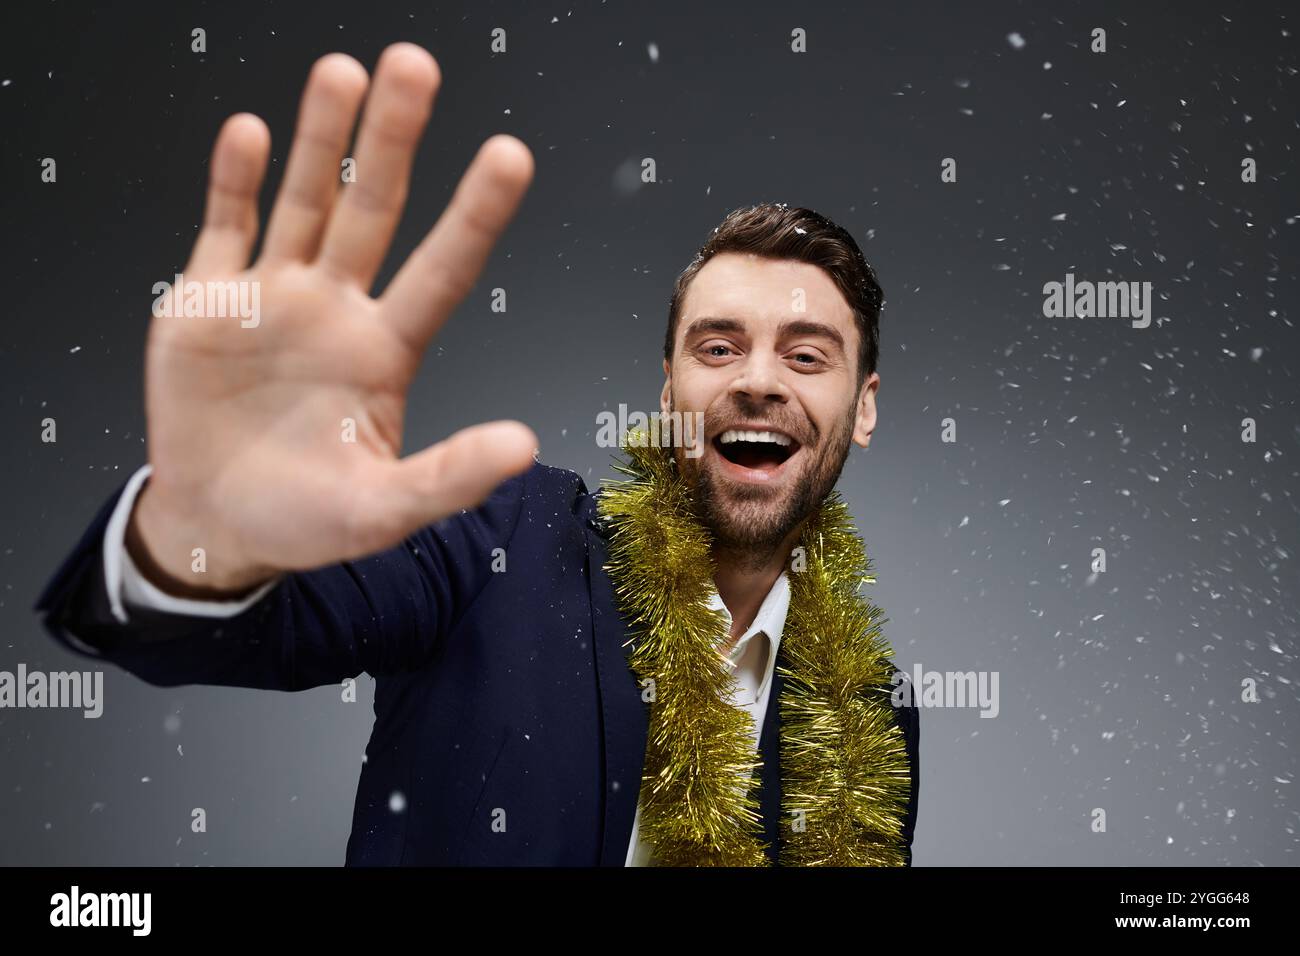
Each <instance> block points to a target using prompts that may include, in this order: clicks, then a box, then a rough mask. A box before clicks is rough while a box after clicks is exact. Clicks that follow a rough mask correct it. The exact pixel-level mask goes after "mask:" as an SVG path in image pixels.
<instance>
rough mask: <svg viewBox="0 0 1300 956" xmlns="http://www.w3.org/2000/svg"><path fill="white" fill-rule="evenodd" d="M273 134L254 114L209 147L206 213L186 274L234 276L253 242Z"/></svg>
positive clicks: (230, 124) (235, 121) (235, 119)
mask: <svg viewBox="0 0 1300 956" xmlns="http://www.w3.org/2000/svg"><path fill="white" fill-rule="evenodd" d="M270 152H271V132H270V130H268V129H267V128H266V124H265V123H263V122H262V121H261V120H260V119H259V118H258V117H256V116H254V115H253V114H252V113H236V114H235V115H234V116H232V117H230V118H229V119H227V120H226V122H225V123H224V124H223V125H222V127H221V132H220V133H218V134H217V143H216V145H215V146H214V147H213V148H212V162H211V172H210V174H209V179H208V200H207V208H206V209H205V210H204V214H203V228H202V229H201V230H200V231H199V237H198V239H197V240H195V242H194V251H193V253H192V254H191V255H190V262H189V265H188V266H186V270H187V271H189V272H197V273H200V274H209V275H211V274H214V273H224V272H238V271H239V270H241V269H243V268H244V267H245V266H247V265H248V259H249V256H250V255H251V254H252V250H253V243H254V242H256V241H257V194H258V192H260V191H261V188H262V178H263V177H264V176H265V175H266V162H267V157H268V156H269V155H270Z"/></svg>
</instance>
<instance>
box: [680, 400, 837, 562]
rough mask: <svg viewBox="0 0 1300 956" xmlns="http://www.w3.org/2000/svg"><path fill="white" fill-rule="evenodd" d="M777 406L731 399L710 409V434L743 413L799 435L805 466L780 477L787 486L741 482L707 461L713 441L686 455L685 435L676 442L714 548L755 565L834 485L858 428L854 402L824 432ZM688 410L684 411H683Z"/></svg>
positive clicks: (769, 554) (766, 558)
mask: <svg viewBox="0 0 1300 956" xmlns="http://www.w3.org/2000/svg"><path fill="white" fill-rule="evenodd" d="M674 410H677V409H676V407H675V403H674ZM774 411H775V410H774V409H772V408H771V407H767V408H764V407H762V406H759V405H757V404H755V403H753V402H750V401H749V400H748V399H745V398H743V397H741V398H738V400H736V401H735V402H734V403H732V404H730V405H728V406H726V407H722V408H713V409H710V410H709V411H708V412H706V413H705V416H704V423H705V424H704V434H705V435H712V434H715V433H716V432H717V431H718V429H719V428H721V427H722V426H723V425H725V424H726V423H728V422H733V421H736V420H738V419H739V420H750V421H754V420H757V421H762V422H766V423H768V424H770V425H771V426H772V427H773V428H776V429H779V430H780V431H783V432H785V433H786V434H787V435H790V436H792V437H794V438H795V439H796V440H797V441H798V442H799V444H800V450H799V452H798V454H799V457H800V458H801V459H802V464H801V466H800V471H799V473H798V474H794V475H791V476H790V479H789V480H788V481H784V482H782V483H781V484H782V487H778V488H773V487H767V486H764V485H757V484H741V483H738V482H735V481H731V480H729V479H727V478H726V477H724V476H722V475H719V474H718V473H717V472H716V471H715V469H713V468H711V467H709V466H708V465H706V464H704V462H705V460H706V457H707V456H708V448H711V447H712V446H711V445H709V446H708V447H707V448H706V451H705V454H704V455H701V456H700V457H698V458H688V457H687V456H686V455H685V452H684V449H683V448H682V447H681V443H680V442H678V443H676V444H677V447H675V448H674V449H673V456H674V458H675V459H676V461H677V467H678V469H679V470H680V471H681V472H682V474H683V475H684V476H685V478H686V480H687V481H688V483H689V484H690V485H691V487H692V489H693V491H694V494H695V505H696V510H697V513H698V514H699V517H700V519H701V521H702V522H703V523H704V525H705V526H706V527H707V528H708V529H709V530H710V531H711V532H712V533H713V538H714V547H715V550H717V551H719V552H722V553H725V554H726V555H727V556H728V559H729V560H730V561H732V562H734V563H737V564H739V565H740V566H742V567H745V568H750V569H757V568H760V567H762V566H764V565H765V564H766V563H768V562H769V561H770V560H771V559H772V557H773V556H774V554H775V552H776V551H777V549H779V548H780V547H781V546H782V544H783V543H785V541H786V539H787V538H789V537H790V535H791V533H792V532H793V531H794V530H795V529H796V528H797V527H799V526H800V525H802V524H803V522H804V521H805V520H807V518H808V517H809V516H811V515H812V514H813V512H815V511H816V510H817V508H818V507H819V506H820V505H821V503H822V502H823V501H824V500H825V498H826V496H827V495H828V494H830V492H831V491H832V489H834V487H835V483H836V482H837V481H839V479H840V474H841V473H842V472H843V470H844V463H845V461H846V460H847V459H848V457H849V448H850V444H851V439H852V436H853V426H854V420H855V415H854V407H853V406H852V405H850V406H849V409H848V412H847V414H845V415H844V416H843V417H842V418H840V419H839V421H838V422H837V423H836V426H835V429H834V431H833V432H832V433H829V434H826V435H823V434H822V432H821V430H820V429H818V428H817V426H816V425H815V424H813V423H812V422H810V421H807V420H804V421H799V422H795V421H789V420H786V419H785V418H784V417H783V416H782V415H780V414H776V415H774V414H773V412H774ZM687 414H688V413H685V412H684V413H683V419H685V418H686V416H687ZM698 440H700V441H703V440H704V439H703V437H700V438H699V439H698ZM713 451H715V452H716V449H713Z"/></svg>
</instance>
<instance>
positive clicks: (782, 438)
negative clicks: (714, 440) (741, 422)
mask: <svg viewBox="0 0 1300 956" xmlns="http://www.w3.org/2000/svg"><path fill="white" fill-rule="evenodd" d="M718 441H720V442H722V444H724V445H730V444H731V443H732V442H733V441H754V442H760V441H761V442H771V443H772V444H775V445H789V444H790V439H789V437H787V436H786V435H782V434H781V433H780V432H747V431H740V430H739V429H735V428H733V429H731V430H730V431H725V432H723V433H722V435H721V436H719V438H718Z"/></svg>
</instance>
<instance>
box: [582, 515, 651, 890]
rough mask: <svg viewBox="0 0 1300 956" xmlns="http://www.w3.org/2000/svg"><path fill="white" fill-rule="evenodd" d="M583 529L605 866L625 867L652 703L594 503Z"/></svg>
mask: <svg viewBox="0 0 1300 956" xmlns="http://www.w3.org/2000/svg"><path fill="white" fill-rule="evenodd" d="M584 528H585V532H586V536H587V581H588V584H589V586H590V588H591V616H592V631H593V634H594V638H593V640H594V642H595V647H596V677H597V680H598V682H599V684H600V709H601V717H602V720H601V723H602V729H603V733H604V747H605V822H604V835H603V837H602V838H601V849H600V865H601V866H623V865H624V864H625V863H626V860H627V850H628V844H629V843H630V841H631V839H632V824H633V822H634V820H635V817H636V804H637V797H638V796H639V795H640V792H641V772H642V768H643V767H644V766H645V746H646V736H647V734H648V733H649V725H650V723H649V715H648V706H647V705H646V703H645V702H644V701H642V700H641V688H640V686H639V685H638V684H637V679H636V674H635V672H634V671H633V670H632V663H631V658H632V647H631V644H630V643H627V646H624V645H625V643H626V642H627V641H628V628H627V625H626V622H625V621H624V619H623V617H622V615H620V614H619V612H618V605H617V603H616V601H615V597H614V587H613V584H612V582H611V581H610V579H609V574H608V573H606V571H605V569H604V565H605V561H606V559H607V555H608V547H607V544H606V541H605V538H604V536H603V533H602V531H601V526H600V524H599V521H598V520H597V518H596V515H595V509H594V508H593V509H592V510H591V512H590V513H589V514H588V516H587V520H586V522H585V524H584Z"/></svg>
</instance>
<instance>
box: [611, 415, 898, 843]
mask: <svg viewBox="0 0 1300 956" xmlns="http://www.w3.org/2000/svg"><path fill="white" fill-rule="evenodd" d="M623 447H624V449H625V450H626V452H627V456H628V461H627V463H626V464H617V465H616V466H615V467H616V468H617V469H618V470H619V471H620V472H621V473H623V474H625V475H627V476H629V477H628V480H621V481H607V482H606V483H605V487H604V489H603V493H602V494H601V496H600V497H599V499H598V500H599V509H600V512H601V515H602V516H603V518H604V519H605V521H606V522H607V525H608V528H609V531H610V549H609V560H608V562H607V564H606V565H605V568H606V570H607V571H608V573H609V574H610V577H611V580H612V582H613V584H614V591H615V595H616V598H617V599H618V601H619V605H620V609H621V611H622V612H623V613H624V614H625V615H626V616H627V617H628V619H629V621H630V623H631V625H632V627H633V629H634V636H633V652H632V656H631V664H632V668H633V670H634V671H635V672H636V674H637V676H638V678H639V679H640V682H641V687H642V690H643V699H645V700H646V701H647V702H648V703H649V705H650V719H649V734H648V737H647V741H646V760H645V771H644V774H643V777H642V786H641V794H640V800H641V839H643V840H646V841H647V842H649V843H650V844H651V845H652V847H653V857H654V859H653V862H654V863H655V864H656V865H659V866H703V865H721V866H763V865H766V864H767V863H768V859H767V856H766V855H765V852H764V848H765V844H764V843H763V841H762V840H761V839H760V836H759V834H760V832H761V828H762V819H761V815H760V812H759V806H758V799H757V795H756V790H757V787H756V784H757V770H758V768H759V766H760V762H759V759H758V756H757V754H756V752H755V747H754V742H753V732H754V724H753V720H752V718H751V717H750V716H749V714H748V712H746V711H745V710H743V709H741V708H738V707H735V706H733V705H732V704H731V703H730V695H731V693H732V691H733V689H734V686H735V679H734V677H733V676H732V675H731V673H730V670H729V668H728V667H727V664H726V658H725V656H724V655H723V654H722V653H721V651H720V649H719V646H720V644H721V643H722V642H723V641H724V640H725V639H726V637H727V629H726V618H725V616H724V615H723V614H722V613H721V612H720V611H718V610H715V609H713V608H711V607H710V606H709V600H710V598H711V597H712V595H713V594H714V592H715V590H716V588H715V584H714V580H713V573H714V564H713V554H712V543H713V542H712V536H711V534H710V532H709V530H708V529H707V528H706V527H705V526H704V524H703V523H702V521H701V520H700V517H699V515H698V513H697V508H696V504H695V501H694V498H693V494H692V490H691V487H690V485H689V484H688V482H687V481H686V479H685V478H684V477H683V476H682V475H681V474H680V472H679V470H678V468H677V466H676V463H675V462H674V460H673V456H672V453H671V450H670V449H667V448H663V447H659V446H657V445H654V444H651V443H650V442H649V441H648V439H647V436H646V435H645V433H643V432H640V433H638V432H631V433H629V434H628V435H626V436H625V440H624V444H623ZM786 570H787V577H788V580H789V581H790V594H791V596H790V608H789V611H788V612H787V616H786V625H785V629H784V631H783V633H782V635H781V642H780V653H779V657H778V665H777V666H778V669H779V670H780V672H781V675H782V677H783V678H784V683H783V689H782V692H781V699H780V720H781V751H780V753H781V778H782V821H781V822H782V845H781V862H782V863H783V864H785V865H805V866H812V865H839V866H854V865H863V866H881V865H902V864H903V863H904V862H905V857H904V847H903V845H902V842H901V837H902V819H903V816H904V814H905V812H906V807H907V800H908V794H909V789H910V786H911V781H910V776H909V769H910V768H909V764H908V759H907V754H906V748H905V746H904V741H903V737H902V732H901V730H900V729H899V727H898V723H897V721H896V720H895V719H894V714H893V712H892V710H893V709H892V707H891V706H890V703H889V701H890V688H891V686H892V685H891V681H890V678H891V676H892V674H893V670H894V668H893V666H892V663H891V662H890V649H889V646H888V644H887V643H886V642H885V641H884V639H883V637H882V636H881V633H880V626H881V624H882V623H883V620H882V619H881V617H880V610H879V608H877V607H876V606H875V605H873V604H872V603H871V602H869V601H866V600H864V599H863V598H861V597H860V596H859V594H858V589H859V586H860V584H861V583H862V582H864V581H868V582H871V581H874V577H873V576H872V575H871V574H870V561H869V560H868V558H867V556H866V553H865V550H864V548H863V545H862V541H861V539H860V538H859V537H858V535H857V533H856V531H855V530H854V528H853V524H852V520H851V518H850V516H849V514H848V509H847V507H846V506H845V504H844V502H843V501H842V499H841V498H840V496H839V495H838V493H837V492H834V491H832V492H831V493H830V494H829V495H827V497H826V498H825V500H824V501H823V502H822V504H821V505H820V507H819V508H818V509H817V511H816V512H815V513H814V514H813V515H812V516H810V517H809V519H808V520H807V521H806V522H805V525H804V529H803V531H802V535H801V538H800V543H799V545H798V546H797V547H796V548H795V549H794V551H793V552H792V555H791V557H790V561H789V562H788V564H787V568H786Z"/></svg>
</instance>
